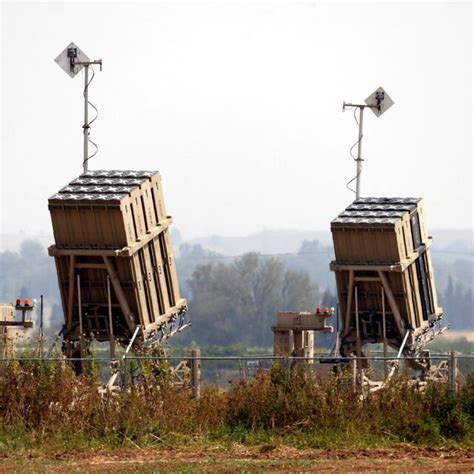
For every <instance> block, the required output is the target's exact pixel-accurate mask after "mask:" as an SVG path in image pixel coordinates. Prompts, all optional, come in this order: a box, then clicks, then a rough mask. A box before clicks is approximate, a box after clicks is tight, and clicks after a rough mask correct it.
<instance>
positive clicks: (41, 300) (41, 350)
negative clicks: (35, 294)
mask: <svg viewBox="0 0 474 474" xmlns="http://www.w3.org/2000/svg"><path fill="white" fill-rule="evenodd" d="M43 341H44V331H43V295H40V327H39V341H38V342H39V356H40V357H41V358H43Z"/></svg>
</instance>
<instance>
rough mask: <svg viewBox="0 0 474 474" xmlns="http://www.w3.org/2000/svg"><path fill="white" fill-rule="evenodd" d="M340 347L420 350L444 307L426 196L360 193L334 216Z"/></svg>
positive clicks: (357, 350)
mask: <svg viewBox="0 0 474 474" xmlns="http://www.w3.org/2000/svg"><path fill="white" fill-rule="evenodd" d="M331 231H332V236H333V241H334V251H335V257H336V259H335V261H333V262H331V270H333V271H334V272H335V273H336V284H337V292H338V299H339V304H340V314H341V322H342V331H341V346H340V349H341V354H342V355H343V356H344V355H348V354H350V353H351V352H355V353H359V355H360V354H361V348H362V347H363V346H364V344H366V343H385V345H387V344H388V345H390V346H392V347H394V348H397V349H401V350H403V351H404V353H406V354H408V355H414V354H415V352H416V350H417V348H421V347H422V346H423V344H424V343H425V342H426V340H425V339H426V334H427V333H428V331H430V330H431V329H432V328H433V327H434V326H435V325H437V324H438V322H439V320H440V319H441V317H442V315H443V311H442V309H441V308H440V307H439V306H438V300H437V296H436V287H435V282H434V275H433V265H432V262H431V254H430V247H431V242H432V239H431V237H429V236H428V233H427V231H426V225H425V218H424V209H423V200H422V199H419V198H360V199H357V200H356V201H354V202H353V203H352V204H351V205H350V206H349V207H348V208H347V209H346V210H345V211H344V212H342V213H341V214H340V215H339V216H338V217H337V218H336V219H334V220H333V221H332V222H331Z"/></svg>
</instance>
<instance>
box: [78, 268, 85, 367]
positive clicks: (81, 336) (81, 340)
mask: <svg viewBox="0 0 474 474" xmlns="http://www.w3.org/2000/svg"><path fill="white" fill-rule="evenodd" d="M77 309H78V312H79V351H80V357H81V360H80V366H81V373H83V372H84V360H83V359H84V329H83V327H82V304H81V277H80V275H79V274H78V275H77Z"/></svg>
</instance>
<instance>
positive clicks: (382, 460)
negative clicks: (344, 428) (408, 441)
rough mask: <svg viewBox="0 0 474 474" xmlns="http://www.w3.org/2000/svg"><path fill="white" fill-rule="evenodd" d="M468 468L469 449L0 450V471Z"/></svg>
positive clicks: (472, 459) (472, 458)
mask: <svg viewBox="0 0 474 474" xmlns="http://www.w3.org/2000/svg"><path fill="white" fill-rule="evenodd" d="M82 471H86V472H114V473H116V472H261V471H267V472H281V473H283V472H285V473H286V472H344V473H346V472H380V471H384V472H397V473H398V472H443V473H445V472H453V473H454V472H474V450H468V449H460V450H448V449H412V448H400V449H392V450H382V449H362V450H309V449H305V450H297V449H291V448H279V447H273V446H260V447H252V448H245V447H241V446H238V447H234V448H231V449H229V450H228V451H227V452H212V451H207V452H186V451H174V450H167V451H163V450H151V449H138V448H137V449H120V450H117V451H113V452H93V451H73V452H64V453H60V454H54V455H44V454H31V453H30V454H28V453H24V454H22V455H20V454H4V455H2V457H1V459H0V472H48V473H49V472H69V473H71V472H82Z"/></svg>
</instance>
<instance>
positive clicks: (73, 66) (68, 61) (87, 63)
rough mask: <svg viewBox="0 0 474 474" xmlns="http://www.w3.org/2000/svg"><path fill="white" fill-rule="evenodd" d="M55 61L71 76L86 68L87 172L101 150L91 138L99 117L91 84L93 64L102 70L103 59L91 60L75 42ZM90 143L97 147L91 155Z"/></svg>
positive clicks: (85, 143)
mask: <svg viewBox="0 0 474 474" xmlns="http://www.w3.org/2000/svg"><path fill="white" fill-rule="evenodd" d="M55 61H56V62H57V63H58V65H59V66H60V67H61V68H62V69H63V70H64V71H65V72H66V73H67V74H68V75H69V76H70V77H75V76H76V75H77V74H78V73H79V71H81V70H82V69H84V90H83V96H84V124H83V125H82V129H83V134H84V153H83V160H82V166H83V169H84V172H86V171H88V169H89V164H88V162H89V160H90V159H91V158H93V157H94V156H95V155H96V154H97V152H98V151H99V147H98V146H97V144H96V143H95V142H93V141H92V140H91V138H90V128H91V124H92V123H93V122H95V121H96V120H97V117H98V116H99V111H98V109H97V107H96V106H95V105H94V104H93V103H92V102H90V100H89V86H90V84H91V82H92V80H93V79H94V77H95V71H94V68H93V67H92V66H93V65H95V64H98V65H99V66H100V70H101V71H102V59H95V60H93V61H91V60H90V59H89V58H88V57H87V55H86V54H85V53H84V52H83V51H81V50H80V49H79V48H78V47H77V46H76V45H75V44H74V43H70V44H69V45H68V46H67V47H66V48H65V49H64V50H63V51H62V52H61V53H60V54H59V56H58V57H57V58H56V59H55ZM89 68H91V70H92V77H91V78H90V80H89ZM89 106H91V107H92V108H93V109H94V111H95V113H96V115H95V117H94V118H93V119H92V120H89ZM89 143H90V144H92V145H93V146H94V147H95V150H94V152H93V153H92V155H89Z"/></svg>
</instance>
